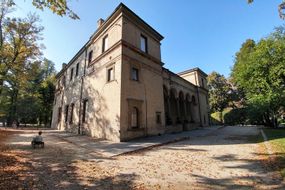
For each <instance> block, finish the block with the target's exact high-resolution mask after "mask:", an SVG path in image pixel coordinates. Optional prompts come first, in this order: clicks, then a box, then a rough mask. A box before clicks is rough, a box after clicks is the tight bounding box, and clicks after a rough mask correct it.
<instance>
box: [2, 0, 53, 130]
mask: <svg viewBox="0 0 285 190" xmlns="http://www.w3.org/2000/svg"><path fill="white" fill-rule="evenodd" d="M10 3H11V1H8V0H1V7H0V26H1V27H0V32H1V33H0V34H1V40H2V41H1V43H0V45H1V46H0V55H1V56H0V119H1V120H2V121H3V120H6V121H7V122H8V124H11V122H13V121H14V120H18V121H21V122H24V123H27V122H29V123H30V122H32V123H38V122H40V123H41V122H44V123H45V124H46V125H48V123H49V122H50V120H51V107H52V102H53V94H54V83H55V80H54V76H55V70H54V64H53V63H52V62H51V61H49V60H47V59H44V60H42V56H41V55H42V53H41V47H42V45H41V44H39V41H40V40H41V39H42V38H41V32H42V30H43V28H42V27H41V26H39V24H38V23H39V18H38V17H37V16H36V15H33V14H29V15H28V16H27V17H26V18H9V17H7V14H8V13H9V12H11V11H13V9H12V8H11V5H10Z"/></svg>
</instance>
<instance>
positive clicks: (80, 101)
mask: <svg viewBox="0 0 285 190" xmlns="http://www.w3.org/2000/svg"><path fill="white" fill-rule="evenodd" d="M86 57H87V48H86V49H85V56H84V68H83V76H82V77H81V86H80V98H79V124H78V134H81V131H82V130H81V125H82V118H81V112H82V94H83V85H84V77H85V74H86Z"/></svg>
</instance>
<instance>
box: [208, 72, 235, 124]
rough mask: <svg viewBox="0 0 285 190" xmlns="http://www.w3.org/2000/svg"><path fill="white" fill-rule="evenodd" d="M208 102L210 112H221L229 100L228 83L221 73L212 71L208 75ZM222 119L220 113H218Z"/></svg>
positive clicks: (229, 88)
mask: <svg viewBox="0 0 285 190" xmlns="http://www.w3.org/2000/svg"><path fill="white" fill-rule="evenodd" d="M207 81H208V88H209V104H210V109H211V111H212V112H214V111H218V112H222V111H223V110H224V109H225V108H226V107H227V106H228V102H229V100H230V90H231V87H230V84H229V83H228V81H227V80H226V78H225V77H224V76H223V75H220V74H219V73H217V72H212V73H210V74H209V75H208V78H207ZM220 120H222V115H220Z"/></svg>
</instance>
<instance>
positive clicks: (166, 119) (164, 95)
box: [163, 86, 172, 125]
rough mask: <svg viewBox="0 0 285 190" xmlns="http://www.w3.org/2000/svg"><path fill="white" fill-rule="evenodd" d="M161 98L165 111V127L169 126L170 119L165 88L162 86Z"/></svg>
mask: <svg viewBox="0 0 285 190" xmlns="http://www.w3.org/2000/svg"><path fill="white" fill-rule="evenodd" d="M163 98H164V110H165V123H166V125H171V122H172V120H171V118H170V113H169V95H168V89H167V88H166V86H163Z"/></svg>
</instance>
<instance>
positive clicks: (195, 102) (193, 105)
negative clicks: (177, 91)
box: [191, 95, 198, 122]
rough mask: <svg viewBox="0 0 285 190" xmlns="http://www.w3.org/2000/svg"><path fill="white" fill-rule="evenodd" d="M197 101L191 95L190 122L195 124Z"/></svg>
mask: <svg viewBox="0 0 285 190" xmlns="http://www.w3.org/2000/svg"><path fill="white" fill-rule="evenodd" d="M197 111H198V110H197V101H196V97H195V96H194V95H193V96H192V97H191V116H192V117H191V122H197Z"/></svg>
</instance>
